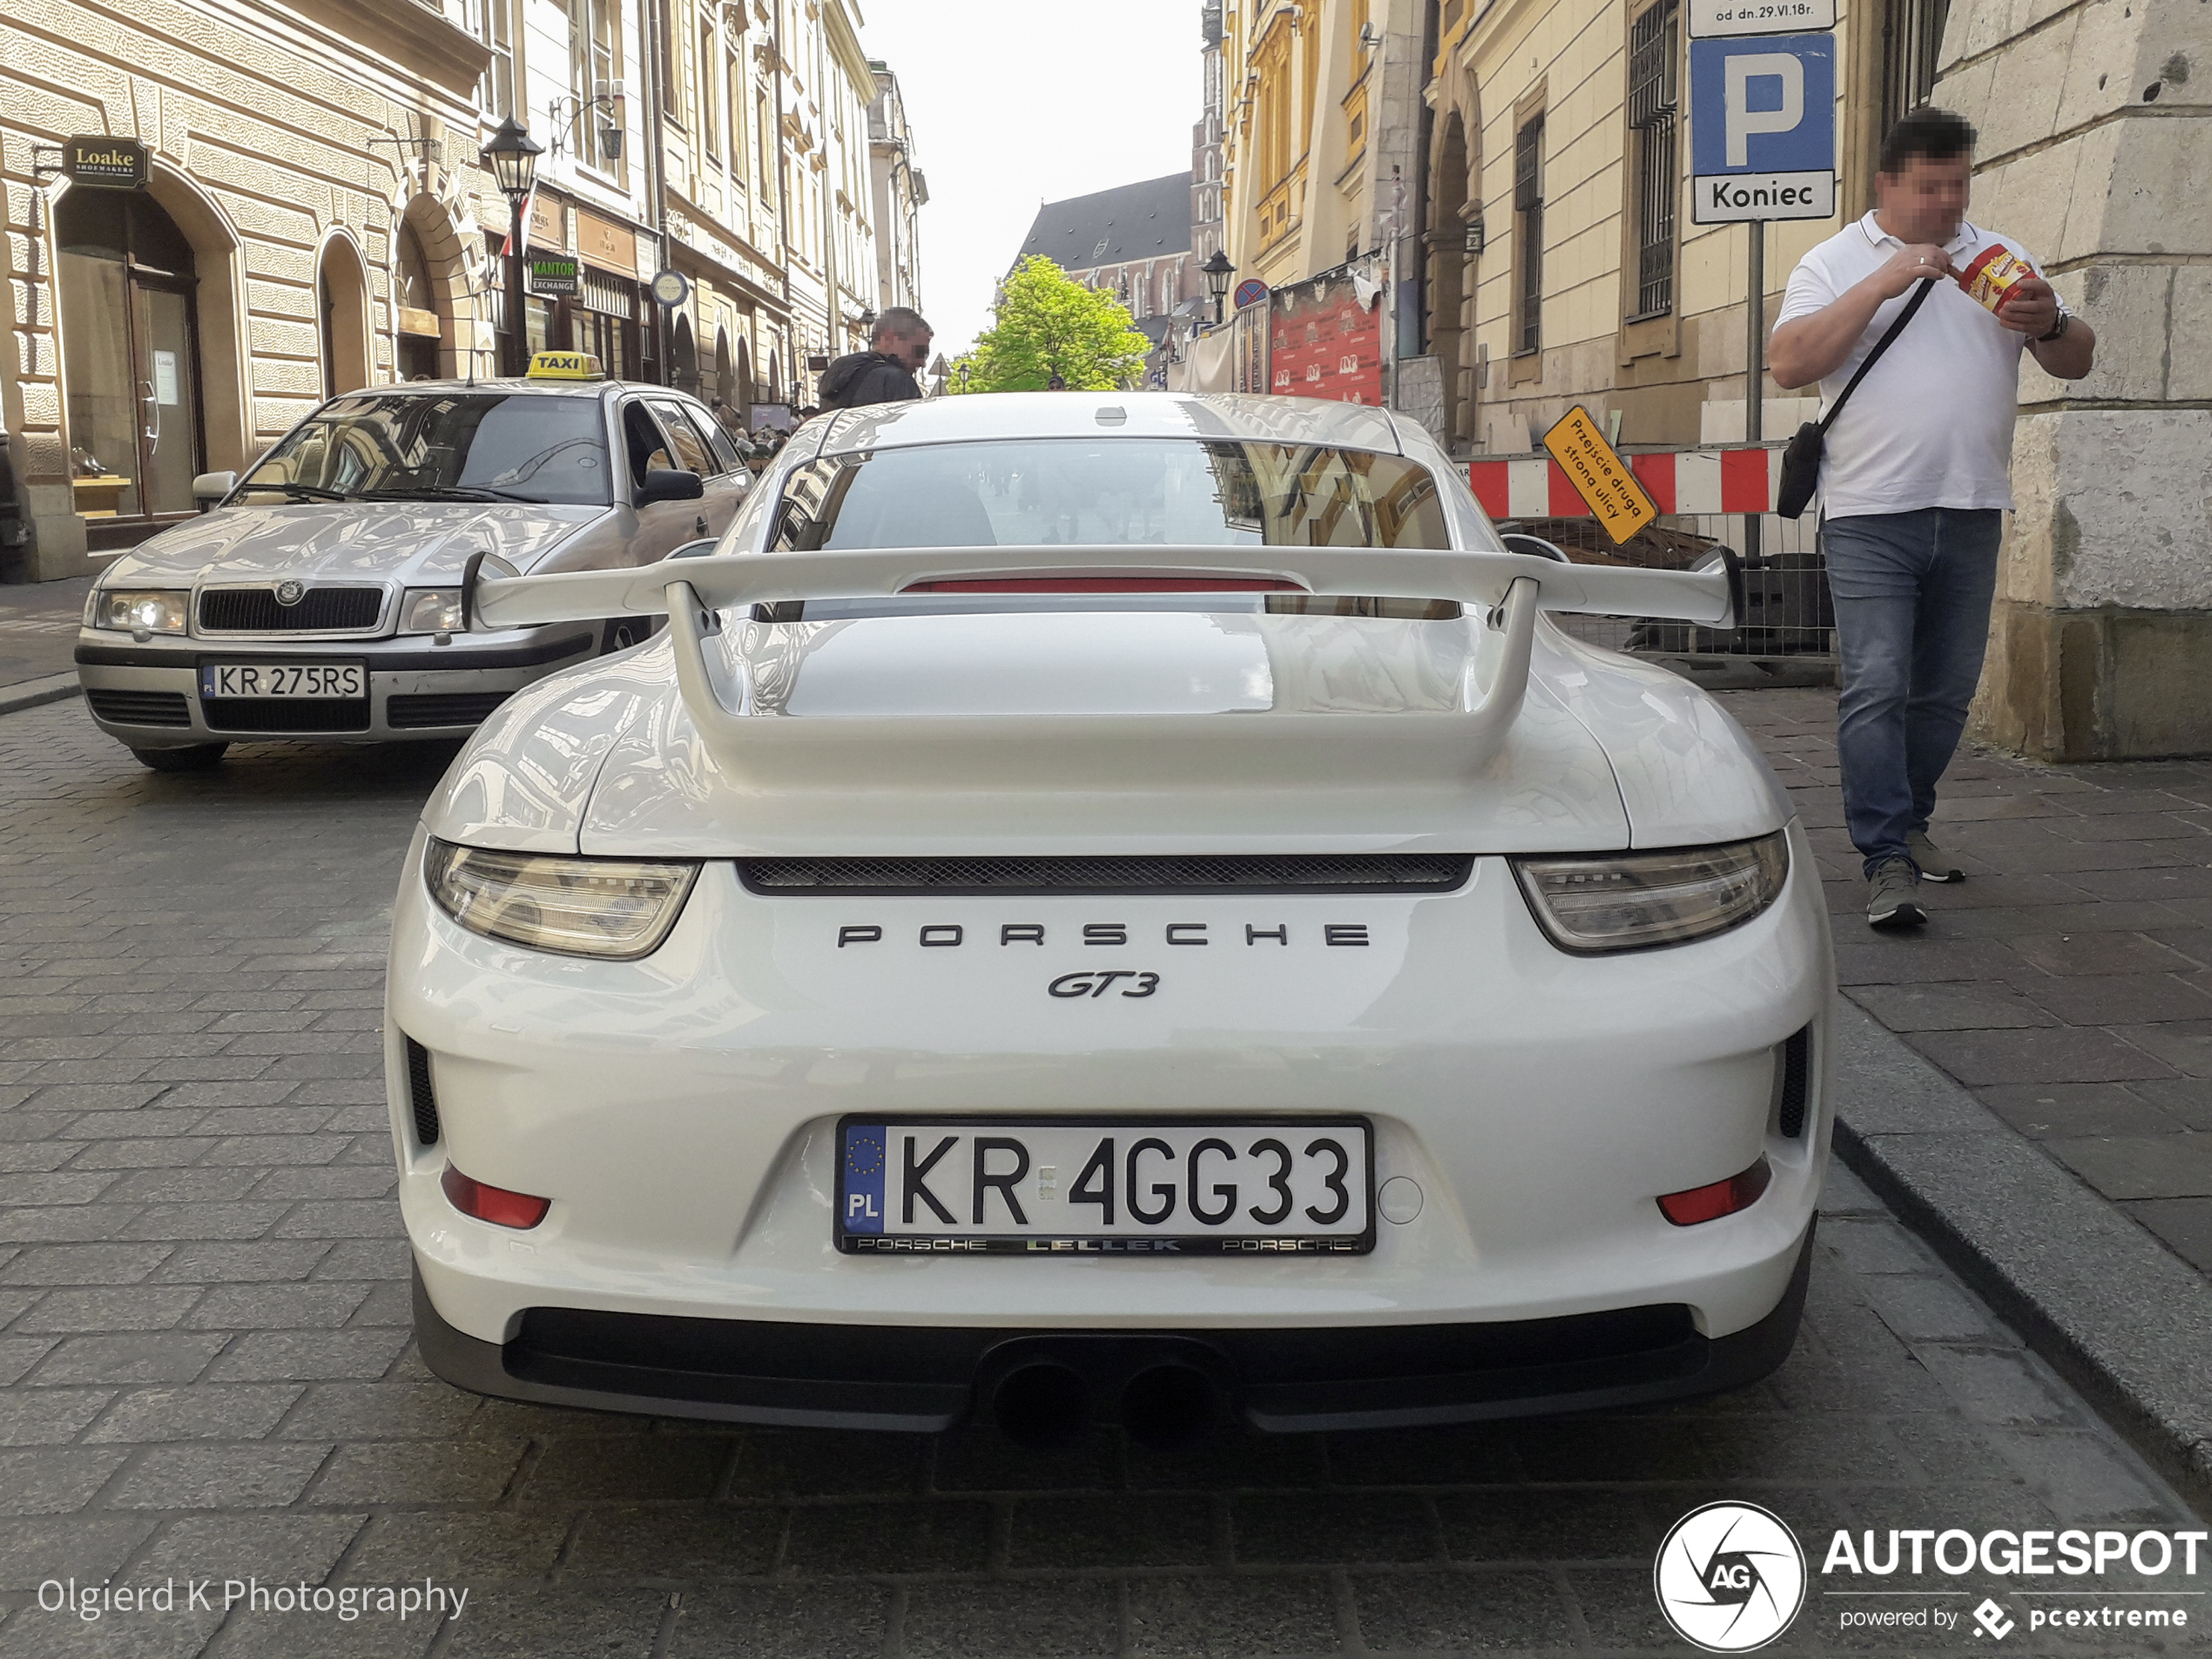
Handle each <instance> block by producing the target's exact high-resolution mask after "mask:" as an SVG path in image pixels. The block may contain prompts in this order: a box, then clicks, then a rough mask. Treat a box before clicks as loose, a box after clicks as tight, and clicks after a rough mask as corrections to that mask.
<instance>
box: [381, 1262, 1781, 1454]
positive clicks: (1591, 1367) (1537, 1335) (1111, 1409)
mask: <svg viewBox="0 0 2212 1659" xmlns="http://www.w3.org/2000/svg"><path fill="white" fill-rule="evenodd" d="M1812 1243H1813V1227H1812V1225H1811V1224H1808V1225H1807V1227H1806V1230H1805V1232H1804V1238H1803V1239H1802V1240H1801V1241H1800V1243H1799V1244H1798V1245H1797V1256H1796V1264H1795V1267H1794V1269H1793V1270H1792V1271H1791V1276H1790V1278H1789V1280H1788V1282H1787V1284H1786V1285H1785V1287H1784V1291H1783V1293H1782V1297H1781V1299H1780V1300H1779V1301H1778V1302H1777V1303H1776V1305H1774V1307H1773V1309H1772V1310H1771V1311H1770V1312H1768V1313H1766V1314H1765V1315H1764V1317H1762V1318H1759V1319H1758V1320H1757V1322H1756V1323H1754V1324H1752V1325H1748V1326H1746V1327H1745V1328H1743V1330H1740V1331H1737V1332H1731V1333H1730V1334H1729V1335H1726V1336H1723V1337H1718V1338H1708V1337H1705V1336H1703V1335H1700V1334H1699V1333H1698V1332H1697V1330H1696V1325H1695V1324H1694V1322H1693V1320H1692V1318H1691V1316H1690V1311H1689V1308H1688V1307H1686V1306H1683V1305H1679V1304H1674V1305H1653V1306H1645V1307H1634V1308H1624V1309H1619V1310H1615V1311H1610V1312H1599V1313H1583V1314H1575V1315H1571V1316H1568V1317H1565V1318H1546V1319H1521V1320H1514V1321H1509V1322H1498V1323H1489V1324H1481V1323H1468V1324H1448V1325H1442V1324H1440V1325H1369V1326H1345V1325H1329V1326H1312V1327H1305V1328H1294V1327H1293V1328H1285V1327H1275V1328H1267V1327H1258V1328H1253V1327H1239V1328H1235V1329H1218V1330H1203V1331H1189V1330H1184V1331H1096V1332H1086V1331H1057V1330H1055V1331H1050V1332H1042V1331H1035V1330H1017V1329H1000V1328H982V1327H972V1326H944V1325H826V1324H813V1323H806V1322H798V1321H791V1320H761V1319H711V1318H675V1317H670V1316H664V1315H656V1314H637V1313H612V1312H583V1311H577V1310H570V1309H561V1308H532V1309H529V1311H527V1312H524V1313H523V1315H522V1316H521V1318H520V1319H519V1321H518V1322H517V1329H516V1335H515V1337H514V1338H513V1339H511V1340H509V1341H508V1342H506V1343H504V1344H501V1343H494V1342H484V1341H481V1340H479V1339H476V1338H475V1337H471V1336H469V1335H468V1334H466V1333H465V1332H461V1331H459V1330H456V1329H455V1327H454V1326H453V1325H449V1324H448V1323H447V1322H446V1320H445V1319H444V1318H443V1317H442V1316H441V1315H440V1313H439V1312H438V1310H437V1308H436V1306H435V1304H433V1303H432V1301H431V1299H430V1296H429V1293H428V1291H427V1290H426V1289H425V1287H424V1285H423V1282H422V1275H421V1269H420V1268H419V1267H418V1268H417V1269H416V1270H415V1340H416V1345H417V1346H418V1347H419V1348H420V1350H421V1354H422V1358H423V1361H424V1363H426V1364H427V1365H428V1366H429V1367H430V1369H431V1370H432V1371H434V1372H436V1373H437V1374H438V1375H439V1376H441V1377H442V1378H444V1379H446V1380H447V1381H448V1382H449V1383H452V1384H454V1385H455V1386H458V1387H462V1388H466V1389H469V1390H471V1391H473V1392H475V1393H480V1394H489V1395H491V1396H494V1397H495V1398H498V1399H516V1400H525V1401H529V1402H531V1403H533V1404H537V1405H543V1406H565V1407H580V1408H583V1409H586V1410H597V1411H618V1412H634V1413H650V1414H651V1415H654V1416H659V1417H684V1418H698V1419H705V1420H711V1421H717V1422H733V1423H760V1424H771V1425H776V1426H785V1427H803V1428H845V1429H875V1430H888V1431H893V1432H903V1433H936V1432H939V1431H941V1430H945V1429H949V1428H953V1427H955V1426H959V1425H961V1424H963V1423H976V1422H988V1420H989V1409H990V1408H989V1403H988V1402H989V1400H990V1399H991V1393H992V1386H993V1384H994V1383H995V1380H996V1379H998V1378H1001V1377H1003V1376H1005V1375H1006V1374H1008V1372H1011V1371H1012V1370H1014V1369H1015V1367H1017V1366H1023V1365H1028V1364H1033V1363H1039V1362H1045V1363H1052V1364H1057V1365H1062V1366H1067V1367H1068V1368H1069V1369H1071V1370H1073V1371H1075V1372H1077V1373H1078V1374H1079V1375H1081V1376H1082V1377H1083V1378H1084V1379H1085V1381H1086V1382H1087V1383H1088V1384H1089V1393H1090V1398H1091V1399H1092V1400H1093V1402H1094V1408H1095V1410H1096V1414H1097V1415H1098V1416H1099V1417H1100V1418H1101V1420H1109V1421H1110V1420H1114V1419H1115V1416H1116V1402H1117V1401H1118V1399H1120V1396H1121V1393H1122V1390H1123V1387H1124V1386H1127V1384H1128V1383H1129V1382H1130V1379H1132V1378H1134V1377H1136V1375H1138V1374H1139V1373H1141V1372H1144V1371H1146V1370H1148V1369H1150V1368H1151V1367H1153V1366H1160V1365H1163V1364H1164V1365H1180V1366H1189V1367H1190V1368H1192V1369H1195V1370H1197V1371H1200V1372H1204V1373H1206V1374H1207V1375H1208V1376H1210V1377H1211V1379H1213V1381H1214V1383H1215V1385H1216V1387H1217V1390H1218V1391H1219V1393H1220V1394H1221V1396H1222V1398H1223V1399H1225V1400H1226V1402H1227V1403H1228V1406H1229V1409H1230V1411H1231V1413H1232V1414H1233V1415H1236V1416H1239V1417H1241V1418H1242V1420H1244V1422H1245V1423H1247V1424H1248V1425H1250V1426H1251V1427H1252V1428H1255V1429H1258V1430H1260V1431H1262V1432H1264V1433H1313V1432H1317V1431H1327V1430H1353V1429H1380V1428H1405V1427H1415V1426H1431V1425H1437V1424H1448V1423H1471V1422H1480V1421H1486V1420H1495V1419H1501V1418H1513V1417H1533V1416H1545V1415H1551V1414H1554V1413H1562V1412H1577V1411H1591V1410H1599V1409H1609V1408H1617V1407H1622V1406H1642V1405H1649V1404H1650V1403H1653V1402H1655V1401H1660V1400H1669V1399H1683V1398H1686V1397H1689V1396H1692V1395H1698V1394H1709V1393H1717V1392H1719V1391H1721V1390H1723V1389H1729V1388H1736V1387H1740V1386H1743V1385H1744V1384H1747V1383H1750V1382H1754V1381H1756V1380H1757V1379H1759V1378H1761V1377H1764V1376H1765V1375H1767V1374H1768V1373H1769V1372H1771V1371H1773V1370H1774V1369H1775V1367H1776V1366H1779V1365H1780V1364H1781V1363H1782V1361H1783V1360H1784V1359H1785V1358H1786V1357H1787V1356H1788V1354H1789V1352H1790V1349H1791V1345H1792V1344H1793V1343H1794V1342H1795V1341H1796V1339H1797V1323H1798V1320H1799V1318H1800V1317H1801V1316H1802V1314H1803V1312H1804V1299H1805V1285H1806V1281H1807V1279H1808V1278H1809V1276H1810V1273H1811V1263H1812Z"/></svg>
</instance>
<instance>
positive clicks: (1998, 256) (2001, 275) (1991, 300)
mask: <svg viewBox="0 0 2212 1659" xmlns="http://www.w3.org/2000/svg"><path fill="white" fill-rule="evenodd" d="M2034 274H2035V270H2034V267H2033V266H2031V265H2029V264H2028V262H2027V260H2024V259H2022V258H2020V255H2019V254H2017V253H2013V250H2012V249H2010V248H2008V247H2006V246H2005V245H2004V244H2003V243H2002V242H1992V243H1991V244H1990V245H1989V246H1987V247H1986V248H1984V249H1983V250H1982V251H1981V252H1980V253H1978V254H1976V255H1975V256H1974V260H1973V264H1971V265H1969V266H1967V267H1966V269H1965V270H1963V271H1961V272H1959V273H1958V276H1959V287H1962V288H1964V289H1965V290H1966V292H1967V293H1968V294H1970V295H1971V296H1972V297H1973V299H1975V300H1978V301H1979V302H1980V303H1981V304H1983V305H1985V306H1987V307H1989V308H1990V310H1992V311H1996V310H1999V309H2000V308H2001V307H2003V306H2004V303H2005V301H2006V300H2009V299H2011V298H2012V297H2013V290H2014V289H2016V288H2018V287H2020V284H2021V283H2022V282H2024V281H2026V280H2027V279H2028V278H2029V277H2032V276H2033V275H2034Z"/></svg>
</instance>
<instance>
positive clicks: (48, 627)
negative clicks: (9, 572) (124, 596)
mask: <svg viewBox="0 0 2212 1659" xmlns="http://www.w3.org/2000/svg"><path fill="white" fill-rule="evenodd" d="M91 585H92V578H91V577H76V578H75V579H73V580H71V581H68V582H24V583H9V584H8V585H6V586H4V587H0V687H4V686H9V685H21V684H23V682H24V681H25V680H35V679H45V678H49V677H51V676H52V675H55V674H66V673H69V672H71V668H72V666H73V664H72V661H71V657H72V653H73V652H74V651H75V650H76V647H77V624H78V617H81V616H82V615H83V614H84V594H85V590H87V589H89V588H90V587H91Z"/></svg>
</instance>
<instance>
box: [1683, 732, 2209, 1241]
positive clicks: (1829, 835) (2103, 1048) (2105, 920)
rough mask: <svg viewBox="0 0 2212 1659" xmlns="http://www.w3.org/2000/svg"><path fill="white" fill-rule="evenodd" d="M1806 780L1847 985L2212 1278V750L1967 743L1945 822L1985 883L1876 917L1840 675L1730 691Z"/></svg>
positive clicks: (1794, 784)
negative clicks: (2159, 758) (2122, 756)
mask: <svg viewBox="0 0 2212 1659" xmlns="http://www.w3.org/2000/svg"><path fill="white" fill-rule="evenodd" d="M1723 701H1724V702H1725V703H1726V704H1727V705H1728V707H1729V709H1730V712H1731V713H1733V714H1734V715H1735V716H1736V717H1737V719H1738V720H1740V721H1742V722H1743V725H1744V726H1745V728H1746V730H1748V731H1750V733H1751V735H1752V736H1753V737H1754V738H1756V739H1757V741H1758V742H1759V744H1760V745H1761V746H1762V747H1763V748H1764V750H1765V751H1766V753H1767V758H1768V759H1770V761H1772V762H1773V764H1774V765H1775V768H1776V770H1777V772H1778V773H1779V774H1780V775H1781V777H1782V779H1783V781H1784V783H1785V784H1787V785H1789V786H1791V790H1792V792H1794V793H1795V794H1796V796H1797V801H1798V810H1799V812H1800V813H1801V814H1802V815H1803V816H1804V819H1805V822H1806V823H1807V825H1808V826H1811V838H1812V844H1813V847H1814V850H1815V852H1816V853H1817V855H1818V856H1819V858H1820V860H1821V862H1822V865H1823V867H1824V874H1825V875H1826V876H1827V877H1828V879H1829V881H1828V890H1829V894H1830V909H1831V911H1832V912H1833V913H1834V914H1835V916H1836V923H1837V926H1836V934H1837V937H1836V963H1837V968H1838V975H1839V977H1840V979H1841V981H1842V984H1843V988H1844V995H1846V996H1848V997H1850V998H1851V1001H1854V1002H1856V1003H1858V1005H1859V1006H1860V1007H1861V1008H1865V1010H1866V1011H1867V1012H1868V1013H1869V1014H1871V1015H1873V1016H1874V1018H1875V1019H1877V1020H1878V1021H1880V1022H1882V1024H1884V1025H1885V1026H1886V1027H1888V1028H1889V1029H1891V1030H1892V1031H1893V1032H1895V1033H1897V1034H1898V1035H1899V1036H1901V1037H1903V1038H1904V1040H1905V1042H1908V1043H1910V1044H1912V1047H1913V1048H1915V1049H1919V1051H1920V1053H1922V1054H1923V1055H1926V1056H1927V1057H1928V1058H1929V1059H1930V1060H1932V1061H1933V1062H1935V1063H1936V1064H1937V1065H1939V1066H1940V1067H1942V1068H1943V1069H1944V1070H1945V1071H1946V1072H1948V1073H1949V1074H1950V1075H1951V1076H1952V1077H1953V1078H1955V1079H1956V1080H1957V1081H1958V1082H1960V1083H1962V1084H1964V1085H1966V1087H1967V1088H1968V1089H1972V1090H1973V1093H1974V1095H1975V1096H1976V1097H1977V1098H1979V1100H1980V1101H1981V1102H1982V1103H1983V1104H1984V1105H1986V1106H1987V1107H1988V1108H1989V1109H1991V1110H1992V1111H1993V1112H1994V1113H1996V1114H1997V1116H2000V1117H2001V1118H2003V1119H2004V1120H2005V1121H2006V1123H2010V1124H2011V1125H2012V1126H2013V1128H2014V1129H2016V1130H2019V1131H2020V1133H2021V1134H2022V1135H2025V1136H2027V1137H2028V1138H2029V1139H2031V1140H2033V1141H2034V1142H2036V1143H2039V1144H2040V1146H2041V1147H2042V1149H2043V1150H2044V1151H2045V1152H2047V1154H2049V1155H2050V1157H2053V1158H2054V1159H2055V1160H2057V1162H2058V1163H2060V1164H2061V1165H2062V1166H2063V1167H2065V1168H2066V1169H2067V1170H2071V1171H2072V1172H2073V1173H2074V1175H2075V1176H2076V1177H2079V1178H2080V1180H2081V1181H2083V1182H2084V1183H2086V1184H2087V1185H2088V1186H2089V1187H2090V1188H2091V1189H2092V1190H2094V1191H2096V1192H2098V1193H2100V1194H2101V1195H2102V1196H2103V1197H2105V1198H2107V1199H2108V1200H2110V1201H2111V1202H2112V1203H2114V1204H2117V1205H2118V1206H2120V1207H2121V1209H2122V1210H2124V1211H2126V1212H2127V1213H2128V1214H2129V1215H2131V1216H2133V1217H2134V1218H2135V1219H2136V1220H2137V1221H2139V1222H2141V1224H2143V1225H2144V1226H2146V1227H2148V1228H2149V1229H2150V1231H2152V1232H2153V1233H2155V1235H2156V1236H2157V1237H2158V1238H2161V1239H2162V1240H2163V1241H2164V1242H2165V1244H2166V1245H2167V1246H2168V1248H2169V1249H2170V1250H2172V1251H2175V1253H2176V1254H2177V1255H2179V1256H2181V1257H2182V1258H2183V1259H2184V1260H2186V1261H2188V1262H2189V1263H2191V1264H2193V1265H2195V1267H2196V1268H2197V1269H2198V1270H2199V1271H2202V1272H2208V1273H2212V1132H2209V1131H2212V762H2201V763H2193V764H2192V763H2170V762H2157V763H2153V762H2129V763H2118V764H2114V763H2101V764H2099V765H2086V766H2034V765H2026V764H2024V763H2021V762H2019V761H2015V760H2011V759H2006V758H2005V757H2003V756H1999V755H1992V754H1987V753H1975V752H1962V754H1961V755H1960V757H1959V761H1958V762H1957V764H1955V765H1953V766H1952V769H1951V772H1950V774H1949V776H1948V777H1947V778H1946V779H1945V781H1944V784H1943V786H1942V789H1941V792H1940V793H1939V798H1938V800H1937V805H1936V821H1935V823H1934V824H1933V825H1932V833H1933V834H1934V836H1935V838H1936V840H1938V841H1939V843H1940V844H1941V846H1943V847H1944V849H1945V850H1946V852H1948V853H1952V854H1953V855H1954V856H1955V857H1956V858H1957V859H1958V860H1959V866H1960V867H1961V868H1962V869H1964V870H1965V871H1966V877H1967V879H1966V880H1965V881H1964V882H1961V883H1959V884H1958V885H1956V886H1945V887H1934V886H1930V885H1928V884H1925V883H1923V884H1922V886H1921V889H1920V891H1921V894H1922V897H1923V899H1924V900H1925V905H1926V907H1927V908H1928V910H1929V912H1930V915H1929V921H1928V925H1927V927H1925V928H1923V929H1920V930H1919V932H1918V933H1917V934H1878V933H1876V932H1874V931H1873V930H1872V929H1871V928H1869V927H1866V926H1865V921H1864V920H1863V917H1864V915H1865V883H1864V881H1862V880H1859V879H1858V868H1859V857H1858V853H1857V852H1856V851H1855V850H1854V849H1853V848H1852V846H1851V838H1850V836H1849V835H1848V834H1847V833H1845V832H1844V828H1843V821H1844V819H1843V802H1842V795H1841V793H1840V791H1839V790H1838V776H1839V774H1838V771H1837V766H1836V698H1835V693H1834V692H1833V691H1757V692H1745V693H1737V694H1728V695H1725V696H1724V697H1723Z"/></svg>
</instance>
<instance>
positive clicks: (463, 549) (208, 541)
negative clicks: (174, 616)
mask: <svg viewBox="0 0 2212 1659" xmlns="http://www.w3.org/2000/svg"><path fill="white" fill-rule="evenodd" d="M608 510H609V509H606V508H604V507H563V506H553V505H546V506H540V505H537V504H536V503H534V502H532V503H524V502H512V503H509V502H497V503H492V502H482V503H479V502H288V503H283V504H279V505H274V506H244V507H219V508H217V509H215V510H214V511H213V512H212V513H203V514H202V515H200V516H199V517H198V518H193V519H187V520H186V521H185V523H181V524H177V525H173V526H172V527H171V528H170V529H165V530H164V531H162V532H161V534H159V535H158V536H152V537H150V538H149V539H147V540H145V541H144V542H141V543H138V546H137V547H136V548H134V549H132V550H131V551H130V552H128V553H126V554H125V555H124V556H122V557H121V558H119V559H118V560H117V561H116V562H115V563H113V564H111V566H109V567H108V571H107V574H106V575H105V577H103V578H102V583H101V584H102V585H103V586H105V587H110V588H112V587H116V586H118V585H121V584H123V583H129V582H134V581H153V582H160V583H166V584H170V585H179V584H185V583H199V582H203V581H222V582H233V581H239V580H247V581H250V580H252V579H253V577H276V576H293V577H302V578H304V579H307V580H358V579H364V578H391V577H396V578H399V579H400V580H401V581H403V582H405V583H408V585H411V586H417V587H428V586H434V585H436V584H438V583H450V582H457V581H459V580H460V579H461V572H462V566H464V565H466V564H467V563H468V562H469V555H470V554H471V553H474V552H475V551H476V550H478V549H479V548H482V549H483V550H486V551H489V552H492V553H496V554H498V555H499V556H501V557H502V558H503V559H506V560H508V561H509V563H512V564H513V565H514V566H515V567H516V569H517V570H522V571H523V572H525V573H527V572H528V571H529V570H530V568H531V567H532V566H533V565H534V564H536V563H537V561H539V560H540V559H542V558H543V557H544V556H545V555H546V554H547V553H548V552H550V550H552V549H553V547H554V546H555V545H556V543H560V542H563V541H565V540H566V539H567V538H568V537H569V536H572V535H574V534H575V533H576V532H577V530H579V529H583V527H584V526H585V525H587V524H590V523H593V522H595V521H596V520H597V519H599V518H601V517H603V516H605V514H606V513H607V512H608Z"/></svg>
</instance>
